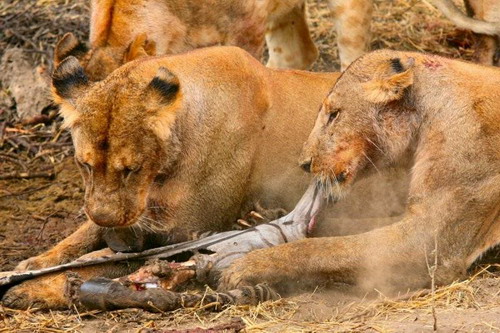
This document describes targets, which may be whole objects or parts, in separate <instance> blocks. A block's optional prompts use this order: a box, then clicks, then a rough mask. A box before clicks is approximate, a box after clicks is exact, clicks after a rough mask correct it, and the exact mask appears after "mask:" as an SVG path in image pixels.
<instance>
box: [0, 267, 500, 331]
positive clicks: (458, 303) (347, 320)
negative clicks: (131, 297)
mask: <svg viewBox="0 0 500 333" xmlns="http://www.w3.org/2000/svg"><path fill="white" fill-rule="evenodd" d="M491 271H492V272H491ZM499 272H500V265H489V266H487V267H484V268H482V269H480V270H479V271H478V272H477V273H476V274H474V275H472V276H471V277H470V278H468V279H467V280H464V281H457V282H454V283H452V284H450V285H447V286H442V287H440V288H437V289H436V292H435V293H434V294H432V293H430V291H429V290H421V291H417V292H412V293H408V294H404V295H400V296H398V297H386V296H384V295H382V294H379V295H378V297H371V298H359V299H355V300H354V301H350V302H346V301H345V300H344V301H343V302H340V301H339V302H338V303H336V302H335V301H332V299H330V297H324V295H323V296H322V295H321V293H314V294H304V295H300V296H296V297H293V298H285V299H280V300H277V301H274V302H266V303H263V304H260V305H258V306H229V307H227V308H225V309H224V310H223V311H221V312H216V313H214V312H206V311H205V310H204V309H203V308H186V309H180V310H177V311H174V312H171V313H147V312H144V311H142V310H135V309H130V310H119V311H113V312H99V311H93V312H86V313H78V312H77V311H76V310H74V311H53V312H37V311H35V310H28V311H18V310H12V309H7V308H2V307H0V333H3V332H75V331H76V332H87V331H88V332H92V330H94V329H96V328H100V330H101V331H113V330H115V331H117V332H122V331H124V330H125V329H127V330H128V331H130V332H139V331H140V330H141V329H150V330H151V331H153V332H154V331H155V330H156V329H159V328H163V329H165V328H172V327H175V328H179V329H182V328H184V327H195V326H196V327H203V328H207V327H212V326H214V325H216V324H217V323H220V322H229V321H230V320H231V319H232V318H235V317H237V318H241V319H242V320H243V322H244V323H245V325H246V332H285V331H286V332H352V331H370V330H373V331H380V332H386V331H391V327H393V326H394V323H396V324H397V323H405V322H407V321H408V320H410V321H411V320H412V319H413V318H414V317H415V316H416V315H418V316H419V317H421V318H424V319H425V318H427V320H428V322H429V325H431V324H430V323H431V322H432V320H431V319H432V315H431V305H432V304H434V305H435V308H436V311H437V313H438V318H439V316H440V313H441V312H443V311H446V312H448V313H449V312H453V311H455V312H460V311H463V310H466V309H473V310H474V311H487V310H488V309H493V310H495V311H497V312H498V311H499V310H500V301H499V297H500V274H499ZM492 300H493V301H492ZM311 305H314V306H311ZM305 308H307V309H309V312H307V311H305V310H304V309H305ZM318 309H320V310H323V311H324V310H325V309H327V310H328V311H329V313H328V315H327V316H326V317H325V316H324V315H323V316H321V315H319V316H318V315H317V314H316V313H315V311H318ZM333 309H335V310H333ZM306 312H307V313H306ZM2 321H3V324H2ZM482 324H484V331H486V330H488V329H491V327H490V326H492V327H493V329H494V328H495V327H496V326H494V325H492V324H489V323H488V322H484V323H482ZM143 332H144V331H143Z"/></svg>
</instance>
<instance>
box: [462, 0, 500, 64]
mask: <svg viewBox="0 0 500 333" xmlns="http://www.w3.org/2000/svg"><path fill="white" fill-rule="evenodd" d="M465 4H466V8H467V12H468V14H469V16H473V17H475V18H477V19H480V20H483V21H488V22H496V23H497V25H498V26H500V1H497V0H466V1H465ZM475 39H476V41H475V43H476V45H475V52H474V57H475V59H476V60H477V61H478V62H479V63H481V64H485V65H495V66H498V65H499V64H500V28H499V30H498V32H497V35H485V34H477V35H476V38H475Z"/></svg>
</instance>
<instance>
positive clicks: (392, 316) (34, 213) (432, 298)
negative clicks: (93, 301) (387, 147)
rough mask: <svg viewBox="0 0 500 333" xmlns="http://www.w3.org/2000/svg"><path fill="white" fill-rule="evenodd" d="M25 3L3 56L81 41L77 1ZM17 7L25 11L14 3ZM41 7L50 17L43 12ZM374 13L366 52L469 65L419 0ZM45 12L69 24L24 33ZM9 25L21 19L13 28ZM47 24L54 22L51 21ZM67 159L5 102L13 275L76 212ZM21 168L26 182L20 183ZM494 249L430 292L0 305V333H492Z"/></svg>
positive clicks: (4, 226)
mask: <svg viewBox="0 0 500 333" xmlns="http://www.w3.org/2000/svg"><path fill="white" fill-rule="evenodd" d="M27 3H30V2H26V1H25V2H23V1H6V2H5V3H1V4H0V23H1V24H3V26H1V25H0V26H1V27H3V28H5V25H9V24H11V28H12V29H13V31H14V32H15V31H21V37H23V36H24V37H23V38H21V37H19V36H18V35H19V33H17V34H16V33H8V29H3V28H0V56H1V53H2V52H3V50H5V48H7V47H12V46H20V47H22V48H24V49H26V50H28V51H30V50H31V51H30V52H32V53H31V54H32V55H33V57H32V61H33V62H34V64H36V65H39V64H45V65H50V64H49V61H48V59H50V57H51V52H52V51H51V50H52V47H53V43H54V41H55V40H56V38H57V36H58V35H59V36H62V33H63V32H66V31H70V30H72V29H80V30H79V34H80V36H85V35H86V34H87V28H86V27H83V26H81V24H84V22H86V17H85V15H88V12H87V11H88V7H87V6H86V4H85V2H84V1H83V0H78V1H72V2H70V1H55V0H49V1H33V2H32V4H29V5H27ZM21 4H24V5H25V7H26V8H24V9H19V7H20V6H21ZM14 10H15V11H16V12H15V13H14V14H12V13H13V11H14ZM45 11H48V12H49V14H50V13H52V14H51V15H53V16H50V15H49V16H46V15H45V14H44V13H45ZM308 11H309V15H310V27H311V31H312V34H313V37H314V40H315V42H316V45H317V46H318V48H319V50H320V58H319V59H318V61H317V62H316V64H315V65H314V68H313V69H314V70H319V71H326V70H335V69H337V68H338V58H337V49H336V46H335V33H334V32H333V31H332V28H333V21H332V19H331V16H330V14H329V10H328V8H327V6H326V4H325V3H324V1H321V0H309V1H308ZM30 13H31V14H30ZM63 13H66V14H64V15H67V16H63ZM374 13H375V14H374V21H373V23H374V25H373V36H372V48H374V49H376V48H393V49H400V50H418V51H429V52H434V53H437V54H440V55H445V56H449V57H454V58H462V59H466V60H469V59H471V57H472V50H471V35H470V34H469V33H467V32H463V31H457V30H455V29H454V27H453V25H452V24H451V23H449V22H448V21H446V20H445V19H443V18H442V16H441V15H440V13H439V12H438V11H437V10H435V9H434V8H433V7H431V6H430V5H429V4H428V3H427V2H426V1H424V0H394V1H388V0H375V11H374ZM28 14H30V15H32V16H29V15H28ZM44 15H45V16H44ZM30 17H36V18H37V19H36V20H35V19H33V18H31V19H30ZM44 17H47V19H48V20H56V19H57V20H59V21H57V20H56V21H55V22H61V21H60V20H68V22H73V23H72V25H67V24H65V23H64V22H62V23H59V24H58V25H57V26H58V27H59V28H58V30H57V31H55V32H52V33H51V34H48V33H45V35H44V34H43V33H40V32H39V31H40V30H39V29H40V27H39V26H36V27H33V28H30V26H29V24H30V22H37V24H39V25H42V26H43V24H44V23H43V22H44V21H43V18H44ZM23 19H25V20H26V21H25V23H24V25H22V24H23ZM8 20H10V23H9V21H8ZM12 20H17V23H16V24H15V25H14V24H13V23H12ZM76 20H78V22H80V23H78V24H80V26H79V25H78V24H77V23H75V22H77V21H76ZM40 22H41V23H40ZM81 22H83V23H81ZM47 27H49V28H51V29H54V28H53V27H54V24H53V23H51V24H46V29H47V30H48V29H49V28H47ZM61 27H62V28H61ZM64 27H67V28H64ZM16 29H17V30H16ZM65 29H66V30H65ZM37 31H38V32H37ZM40 35H43V36H46V38H45V39H43V38H41V37H40ZM30 41H35V42H31V43H30ZM33 50H35V51H33ZM27 87H28V85H27ZM71 155H72V147H71V142H70V138H69V134H68V133H67V132H66V131H63V130H61V129H60V122H59V121H58V120H57V119H54V114H53V113H50V112H49V113H47V114H45V118H43V122H38V123H37V124H30V125H23V124H20V123H18V122H17V121H16V118H15V117H14V116H12V110H11V109H9V107H8V106H5V105H0V270H1V271H6V270H11V269H13V268H14V267H15V265H16V263H17V262H19V261H20V260H23V259H25V258H28V257H30V256H33V255H35V254H38V253H40V252H42V251H44V250H46V249H48V248H50V247H51V246H53V245H54V244H56V243H57V242H58V241H60V240H61V239H63V238H64V237H66V236H67V235H69V234H70V233H71V232H72V231H73V230H75V229H76V227H77V225H78V224H79V223H81V222H82V220H83V219H84V216H83V214H82V213H81V206H82V200H83V191H82V186H81V179H80V175H79V173H78V170H77V169H76V166H75V164H74V162H73V160H72V158H71ZM21 173H27V174H29V175H30V177H33V178H22V177H20V176H21ZM35 176H36V177H35ZM4 178H8V179H4ZM498 252H500V251H498V250H496V251H492V252H491V253H490V255H489V256H487V258H486V260H484V261H483V262H482V264H481V265H478V266H476V267H475V268H474V269H472V270H471V275H470V278H469V279H467V280H465V281H457V282H455V283H453V284H451V285H449V286H442V287H440V288H438V290H436V291H435V292H434V293H430V292H429V291H427V290H423V291H416V292H414V293H412V294H406V295H399V296H398V295H396V296H394V295H393V296H391V297H387V296H385V295H382V294H378V293H376V292H374V293H373V294H371V295H356V294H352V293H347V292H342V291H331V290H330V291H327V290H315V291H314V292H308V293H304V294H301V295H298V296H295V297H291V298H286V299H282V300H279V301H276V302H267V303H264V304H261V305H259V306H255V307H235V306H232V307H228V308H226V309H225V310H223V311H222V312H218V313H211V312H206V311H204V310H203V309H198V308H197V309H182V310H179V311H176V312H173V313H159V314H152V313H147V312H144V311H141V310H123V311H114V312H108V313H102V312H95V311H94V312H88V313H78V312H77V311H76V310H68V311H54V312H40V311H36V310H35V309H33V310H29V311H16V310H12V309H7V308H4V307H2V306H1V305H0V332H138V331H141V332H170V330H172V332H173V330H174V329H177V330H179V331H178V332H181V331H182V332H201V331H195V330H191V331H188V330H183V329H186V328H195V327H202V328H209V327H213V326H216V325H220V324H224V323H229V322H231V320H235V318H236V320H240V321H236V322H234V323H236V324H234V325H233V326H232V328H228V329H227V330H226V331H228V332H235V331H238V330H239V328H241V327H245V331H247V332H360V331H363V332H429V331H432V330H433V323H434V321H435V320H434V316H433V314H432V313H433V309H434V310H435V317H436V319H437V320H436V321H437V328H438V330H439V331H440V332H496V331H500V266H499V265H498V263H500V255H499V253H498ZM228 327H231V326H228ZM181 329H182V330H181ZM217 329H218V331H223V330H221V329H220V327H219V328H217ZM215 331H216V330H212V332H215ZM203 332H209V331H203Z"/></svg>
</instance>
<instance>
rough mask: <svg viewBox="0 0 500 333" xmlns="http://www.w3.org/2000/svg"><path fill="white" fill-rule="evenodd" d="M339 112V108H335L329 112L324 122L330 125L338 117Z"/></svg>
mask: <svg viewBox="0 0 500 333" xmlns="http://www.w3.org/2000/svg"><path fill="white" fill-rule="evenodd" d="M339 114H340V110H335V111H333V112H331V113H330V115H329V116H328V121H327V123H326V125H327V126H328V125H330V124H331V123H332V122H333V121H334V120H335V119H337V118H338V117H339Z"/></svg>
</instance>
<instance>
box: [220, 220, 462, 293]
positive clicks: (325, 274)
mask: <svg viewBox="0 0 500 333" xmlns="http://www.w3.org/2000/svg"><path fill="white" fill-rule="evenodd" d="M432 230H433V228H432V226H430V225H427V226H423V224H422V223H420V224H419V223H416V221H412V220H411V219H410V220H404V221H400V222H398V223H396V224H394V225H391V226H387V227H384V228H380V229H376V230H373V231H370V232H367V233H364V234H359V235H352V236H344V237H328V238H326V237H325V238H309V239H304V240H301V241H297V242H293V243H287V244H283V245H279V246H276V247H273V248H268V249H263V250H256V251H253V252H251V253H249V254H248V255H247V256H245V257H243V258H240V259H237V260H236V261H235V262H234V263H233V264H232V265H231V266H230V267H229V268H228V269H227V270H225V271H224V272H223V273H222V278H221V285H220V288H221V289H224V290H230V289H233V288H236V287H240V286H243V285H255V284H257V283H262V282H267V283H269V284H271V286H272V287H275V288H277V289H278V290H280V291H286V287H287V285H286V284H289V283H290V282H299V283H301V284H305V285H311V284H324V283H346V284H352V285H357V286H359V287H361V288H363V289H366V290H372V288H373V287H376V288H379V289H383V290H395V289H399V290H403V289H407V288H418V287H423V286H426V285H427V284H428V283H429V282H430V278H429V275H428V269H427V264H426V255H427V258H429V262H431V263H432V261H433V257H432V250H433V249H434V236H433V231H432ZM440 242H441V243H440V244H439V248H440V249H443V248H444V249H445V250H441V253H440V263H441V262H445V264H444V265H441V266H440V267H439V268H438V271H437V272H438V273H437V277H436V281H437V282H441V283H443V282H450V281H452V280H453V279H455V278H457V277H459V276H460V274H463V273H465V269H466V267H465V264H464V263H465V260H463V259H461V258H458V259H457V258H455V257H450V253H452V252H453V251H452V250H450V249H451V248H452V246H451V243H450V244H448V243H449V242H448V243H447V239H446V238H444V237H443V238H442V240H440ZM453 255H455V256H457V255H456V254H453Z"/></svg>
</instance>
